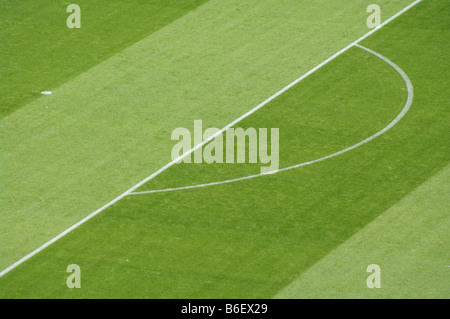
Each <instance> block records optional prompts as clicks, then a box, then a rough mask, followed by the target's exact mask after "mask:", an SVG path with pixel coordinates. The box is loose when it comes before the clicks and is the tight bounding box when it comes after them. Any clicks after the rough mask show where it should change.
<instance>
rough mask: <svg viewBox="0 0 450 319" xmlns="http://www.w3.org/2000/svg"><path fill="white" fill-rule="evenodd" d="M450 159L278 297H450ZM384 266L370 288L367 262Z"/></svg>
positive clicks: (277, 296)
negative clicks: (378, 282) (377, 281)
mask: <svg viewBox="0 0 450 319" xmlns="http://www.w3.org/2000/svg"><path fill="white" fill-rule="evenodd" d="M449 185H450V165H449V166H447V167H446V168H445V169H443V170H442V171H441V172H439V173H438V174H436V175H435V176H433V177H432V178H431V179H429V180H428V181H426V182H425V183H423V184H422V185H421V186H420V187H418V188H417V189H416V190H414V191H413V192H411V193H410V194H409V195H407V196H406V197H404V198H403V199H402V200H401V201H399V202H398V203H397V204H396V205H394V206H393V207H391V208H390V209H388V210H387V211H386V212H384V213H383V214H381V215H380V216H379V217H378V218H377V219H375V220H374V221H373V222H371V223H370V224H369V225H367V226H366V227H365V228H364V229H362V230H361V231H359V232H358V233H356V234H355V235H354V236H353V237H351V238H350V239H349V240H347V241H346V242H345V243H344V244H342V245H341V246H339V247H338V248H337V249H335V250H334V251H332V252H331V253H330V254H328V255H327V256H326V257H325V258H323V259H322V260H320V261H319V262H318V263H316V264H315V265H314V266H313V267H311V268H310V269H308V270H307V271H306V272H305V273H303V274H302V275H301V276H300V277H299V279H298V280H296V281H295V282H293V283H292V284H291V285H289V286H288V287H286V288H285V289H284V290H282V291H281V292H280V293H279V294H277V295H276V296H275V298H449V297H450V291H449V287H450V254H449V251H448V243H449V240H450V236H449V230H450V215H449V213H448V207H449V206H450V202H449V197H448V194H449V192H450V187H449ZM370 264H378V265H380V267H381V288H380V289H376V288H375V289H369V288H367V285H366V279H367V277H368V276H369V275H370V274H369V273H366V268H367V266H368V265H370Z"/></svg>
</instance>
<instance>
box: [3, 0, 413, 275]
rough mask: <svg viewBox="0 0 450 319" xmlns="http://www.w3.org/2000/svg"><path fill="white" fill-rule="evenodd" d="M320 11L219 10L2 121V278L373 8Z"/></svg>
mask: <svg viewBox="0 0 450 319" xmlns="http://www.w3.org/2000/svg"><path fill="white" fill-rule="evenodd" d="M320 3H321V5H320V6H317V5H316V3H314V5H312V4H309V3H307V2H298V1H293V0H289V1H282V2H280V1H274V0H264V1H256V0H255V1H246V2H244V3H243V2H240V1H237V0H232V1H231V0H230V1H209V2H207V3H205V4H204V5H202V6H200V7H198V8H197V9H196V10H193V11H190V12H189V13H187V14H186V15H184V16H183V17H181V18H179V19H178V20H176V21H173V22H172V23H170V24H168V25H167V26H166V27H164V28H161V29H159V30H157V31H156V32H153V33H152V34H150V35H149V36H147V37H145V38H144V39H142V40H141V41H139V42H137V43H135V44H134V45H131V46H129V47H127V48H126V49H124V50H122V51H121V52H119V53H118V54H116V55H114V56H113V57H111V58H110V59H107V60H105V61H104V62H102V63H100V64H98V65H96V66H95V67H93V68H91V69H89V70H88V71H86V72H84V73H81V74H80V75H79V76H76V77H74V78H72V79H71V80H69V81H66V82H64V84H63V85H61V86H60V87H58V88H57V89H55V90H54V93H53V94H52V95H50V96H41V97H39V98H37V99H36V100H34V101H33V102H31V103H28V104H26V105H24V106H23V107H22V108H20V109H18V110H17V111H16V112H14V113H12V114H10V115H9V116H7V117H6V118H4V119H3V121H2V125H1V133H2V145H1V150H2V151H1V154H2V170H1V176H0V180H1V186H2V193H1V196H2V214H1V216H0V231H1V233H2V242H3V244H2V248H3V249H2V251H1V256H0V257H1V258H0V266H1V268H5V267H7V266H8V265H10V264H11V263H13V262H15V261H16V260H18V259H19V258H21V257H22V256H24V255H26V254H28V253H29V252H31V251H33V250H34V249H36V248H37V247H39V246H40V245H42V244H43V243H45V242H46V241H48V240H49V239H50V238H53V237H54V236H56V235H57V234H59V233H61V232H62V231H64V230H65V229H67V228H68V227H70V226H71V225H73V224H75V223H76V222H78V221H79V220H81V219H82V218H84V217H85V216H87V215H88V214H90V213H91V212H93V211H95V210H97V209H98V208H99V207H101V206H103V205H104V204H106V203H108V202H109V201H111V200H112V199H114V198H115V197H116V196H118V195H120V194H121V193H122V192H124V191H125V190H127V189H128V188H129V187H131V186H133V185H135V184H136V183H137V182H139V181H141V180H142V179H144V178H145V177H147V176H148V175H150V174H151V173H152V172H154V171H156V170H157V169H159V168H160V167H162V166H163V165H165V164H166V163H168V162H169V161H170V160H171V159H170V151H171V148H172V146H173V142H172V141H171V140H170V136H171V132H172V130H173V129H174V128H176V127H189V125H192V123H193V121H194V120H195V119H202V120H203V123H204V125H205V127H206V126H216V127H223V126H225V125H226V124H228V123H229V122H231V121H232V120H234V119H235V118H237V117H238V116H240V115H241V114H243V113H245V112H246V111H248V109H250V108H252V107H253V106H255V105H257V104H259V103H260V102H261V101H263V100H264V99H266V98H267V97H268V96H270V95H271V94H273V93H274V92H276V91H278V90H279V89H280V88H282V87H284V86H285V85H286V84H288V83H290V82H291V81H292V80H294V79H296V78H297V77H299V76H300V75H301V74H303V73H305V72H307V71H308V70H310V69H311V68H313V67H314V66H316V65H317V64H319V63H320V62H322V61H323V60H325V59H326V58H328V57H329V56H331V55H332V54H334V53H335V52H337V51H338V50H340V49H342V48H343V47H345V46H346V45H348V44H349V43H351V42H352V41H354V40H355V39H357V38H359V37H360V36H361V35H363V34H365V33H366V32H367V31H368V29H367V26H366V21H365V19H366V16H367V14H366V12H365V11H366V5H367V1H357V2H351V3H350V2H348V3H347V2H346V3H345V4H337V3H336V2H335V1H329V0H328V1H324V0H322V1H320ZM380 3H383V4H384V5H383V7H384V11H383V12H384V13H383V14H384V15H385V16H386V17H388V16H390V15H392V14H394V13H395V12H397V11H399V10H400V9H401V8H403V7H404V6H405V5H406V4H407V3H410V1H381V2H380ZM123 5H124V6H126V5H125V3H123ZM99 10H100V9H99ZM82 11H83V9H82ZM88 11H89V10H88ZM131 11H133V10H131ZM86 14H87V13H86ZM117 14H122V13H117ZM124 14H126V15H125V16H124V17H122V18H121V19H131V18H132V17H133V14H132V12H130V10H125V13H124ZM61 15H62V16H63V17H64V21H65V18H66V16H67V13H65V10H64V11H63V12H61ZM344 17H345V18H344ZM161 23H162V22H161ZM167 23H168V22H167ZM88 26H89V24H87V25H86V21H85V22H84V25H83V26H82V29H83V28H84V27H86V28H87V27H88ZM104 28H109V26H108V25H105V26H104ZM74 31H75V32H77V31H78V30H72V29H67V30H66V33H68V34H69V33H70V32H74ZM97 32H100V31H97ZM103 32H106V31H103ZM111 36H112V34H111ZM48 41H49V42H52V41H50V39H49V40H48ZM55 72H56V71H55ZM57 73H59V72H57Z"/></svg>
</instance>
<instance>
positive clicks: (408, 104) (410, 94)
mask: <svg viewBox="0 0 450 319" xmlns="http://www.w3.org/2000/svg"><path fill="white" fill-rule="evenodd" d="M355 46H356V47H358V48H360V49H362V50H365V51H367V52H369V53H371V54H373V55H375V56H376V57H378V58H380V59H381V60H383V61H384V62H386V63H387V64H389V65H390V66H391V67H393V68H394V69H395V70H396V71H397V72H398V73H399V74H400V75H401V77H402V78H403V80H404V81H405V84H406V88H407V91H408V97H407V99H406V103H405V106H404V107H403V109H402V110H401V111H400V113H399V114H398V115H397V116H396V117H395V119H393V120H392V121H391V122H390V123H389V124H388V125H387V126H386V127H384V128H383V129H381V130H380V131H378V132H377V133H375V134H373V135H371V136H369V137H368V138H366V139H364V140H362V141H360V142H358V143H356V144H354V145H352V146H349V147H347V148H344V149H342V150H340V151H338V152H335V153H333V154H330V155H327V156H323V157H320V158H317V159H315V160H312V161H308V162H303V163H300V164H296V165H292V166H289V167H284V168H281V169H278V170H276V171H273V172H268V173H263V174H255V175H248V176H244V177H238V178H233V179H228V180H224V181H219V182H212V183H205V184H197V185H190V186H182V187H175V188H165V189H156V190H150V191H142V192H133V193H130V194H129V195H142V194H152V193H161V192H172V191H178V190H186V189H192V188H200V187H206V186H213V185H220V184H228V183H233V182H238V181H243V180H246V179H251V178H255V177H261V176H265V175H269V174H271V175H272V174H276V173H279V172H284V171H288V170H291V169H294V168H299V167H302V166H307V165H311V164H315V163H318V162H322V161H324V160H327V159H329V158H332V157H335V156H338V155H341V154H344V153H346V152H348V151H351V150H353V149H355V148H357V147H360V146H361V145H364V144H366V143H368V142H370V141H372V140H374V139H376V138H377V137H378V136H380V135H381V134H383V133H385V132H387V131H388V130H390V129H391V128H392V127H393V126H394V125H395V124H397V123H398V122H399V121H400V120H401V119H402V118H403V117H404V116H405V114H406V113H407V112H408V111H409V109H410V107H411V105H412V102H413V99H414V88H413V85H412V83H411V80H410V79H409V77H408V76H407V75H406V73H405V72H404V71H403V70H402V69H401V68H400V67H399V66H398V65H396V64H395V63H394V62H392V61H391V60H389V59H388V58H386V57H384V56H382V55H381V54H379V53H377V52H375V51H373V50H370V49H368V48H366V47H363V46H362V45H359V44H355Z"/></svg>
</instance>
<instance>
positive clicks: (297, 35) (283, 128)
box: [0, 0, 450, 298]
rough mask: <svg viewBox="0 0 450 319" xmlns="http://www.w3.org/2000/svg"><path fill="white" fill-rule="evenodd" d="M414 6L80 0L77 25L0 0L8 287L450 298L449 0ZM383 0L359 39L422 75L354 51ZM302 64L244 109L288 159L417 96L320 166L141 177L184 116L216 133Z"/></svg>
mask: <svg viewBox="0 0 450 319" xmlns="http://www.w3.org/2000/svg"><path fill="white" fill-rule="evenodd" d="M413 2H414V1H412V0H390V1H387V0H370V1H366V0H346V1H335V0H319V1H296V0H282V1H279V0H258V1H257V0H249V1H237V0H226V1H222V0H209V1H206V0H204V1H200V0H186V1H167V0H166V1H162V0H161V1H156V0H152V1H133V4H131V2H127V1H115V2H112V3H110V2H108V4H106V2H105V1H101V0H94V1H93V0H90V1H84V0H80V1H78V2H77V3H78V4H79V5H80V8H81V10H82V27H81V28H80V29H68V28H67V26H66V24H65V20H66V18H67V16H68V13H66V7H67V5H68V4H69V3H68V2H67V1H59V0H58V1H51V2H50V1H44V0H40V1H23V2H21V3H20V4H17V3H15V2H13V1H12V0H0V4H1V9H2V10H1V12H2V13H1V25H2V31H1V32H2V34H1V37H2V45H1V53H0V54H1V61H2V62H1V70H2V71H1V72H2V80H1V82H0V84H1V85H0V87H1V96H0V101H1V106H2V109H1V113H0V114H1V116H2V119H1V148H2V149H1V154H2V159H1V164H2V165H1V176H0V179H1V200H2V203H1V215H0V234H1V235H0V236H1V237H0V249H1V250H0V271H1V270H3V272H2V273H1V275H0V276H1V277H0V297H1V298H330V297H331V298H421V297H422V298H449V297H450V294H449V289H448V287H449V284H450V277H449V272H450V268H449V265H450V260H449V257H450V255H449V250H448V243H449V239H450V236H449V230H450V214H449V208H448V207H449V200H448V198H449V196H448V194H449V188H448V185H449V182H450V181H449V172H450V171H449V166H448V165H449V159H450V150H449V142H448V141H449V137H450V131H449V128H448V119H449V115H450V114H449V113H450V112H449V110H450V109H449V104H450V98H449V93H448V88H449V85H450V81H449V75H450V74H449V70H448V61H449V60H450V42H449V39H450V20H449V19H448V15H449V14H450V2H446V1H439V0H423V1H417V2H414V3H415V5H414V6H412V7H411V8H410V9H409V10H404V11H401V10H403V9H404V8H406V7H407V6H408V5H410V4H412V3H413ZM372 3H376V4H379V5H380V7H381V10H382V21H386V20H387V19H389V18H390V17H392V16H394V15H395V14H396V13H398V12H402V14H401V15H398V16H397V17H396V18H395V19H393V20H392V21H390V22H389V23H387V24H386V25H385V26H383V27H382V28H381V29H379V30H377V31H376V32H373V33H372V34H370V35H369V36H368V37H364V39H363V40H362V41H361V42H360V43H359V44H361V45H362V46H364V47H367V48H369V49H371V50H373V51H375V52H376V53H377V54H380V55H382V56H383V57H385V59H388V60H390V61H392V62H393V63H395V64H396V65H397V66H398V68H400V69H401V70H402V72H404V73H405V74H406V75H407V77H408V79H409V80H410V82H411V85H412V87H413V90H410V89H409V88H408V83H407V82H406V81H405V78H404V77H403V76H402V74H401V73H399V71H398V70H397V69H395V68H394V67H393V66H392V65H390V64H389V63H387V62H386V60H383V59H381V58H380V57H379V56H375V55H374V54H371V53H370V52H368V51H366V50H364V49H362V48H360V47H357V46H350V47H347V46H349V45H350V44H352V43H354V41H356V40H358V39H361V37H363V36H364V35H366V34H367V33H368V32H370V29H369V28H368V27H367V25H366V19H367V17H368V15H369V13H367V11H366V8H367V6H368V5H369V4H372ZM344 48H345V50H343V49H344ZM337 52H338V54H337V55H335V54H336V53H337ZM330 57H332V58H331V59H329V58H330ZM327 59H329V60H327ZM324 61H325V62H326V63H324V64H323V65H322V64H321V63H322V62H324ZM318 65H319V66H321V67H320V68H316V66H318ZM310 70H314V72H312V73H307V72H309V71H310ZM304 74H308V76H307V77H305V78H302V80H301V81H299V82H298V83H296V84H295V85H293V86H292V87H290V88H289V89H288V90H285V91H283V93H282V94H280V95H279V96H277V97H276V98H274V99H272V100H271V101H269V102H268V103H266V104H265V105H264V106H263V107H262V108H260V109H258V110H257V111H255V112H254V113H252V114H250V115H249V116H246V117H245V118H243V119H242V120H241V121H239V123H237V124H236V125H235V127H242V128H251V127H254V128H279V132H280V137H279V140H280V147H279V154H280V155H279V156H280V168H281V169H283V168H287V167H291V166H295V165H297V164H300V163H305V162H309V161H313V160H316V159H319V158H322V157H324V156H327V155H330V154H334V153H336V152H339V151H341V150H343V149H346V148H348V147H350V146H352V145H355V144H356V145H357V143H358V142H360V141H363V140H365V139H366V138H368V137H370V136H373V135H374V134H376V133H377V132H379V131H380V130H382V129H383V128H385V127H387V126H388V125H389V123H391V122H392V121H393V120H394V118H396V117H397V116H398V115H399V114H401V112H402V110H404V108H405V105H408V101H409V100H408V99H409V98H412V97H413V99H412V105H411V108H410V109H409V110H408V112H407V113H406V114H404V116H403V117H402V118H401V119H400V121H399V122H398V123H396V124H395V126H393V127H389V128H390V129H389V130H388V131H386V132H384V134H382V135H380V136H377V137H376V138H375V139H373V140H370V141H369V142H367V143H365V144H363V145H360V146H358V147H356V148H355V149H352V150H349V151H348V152H345V153H342V154H340V155H338V156H334V157H331V158H328V159H326V160H323V161H320V162H316V163H313V164H311V165H305V166H301V167H298V168H294V169H290V170H285V171H280V172H278V173H276V174H270V175H264V176H258V177H255V178H250V179H246V180H240V181H236V182H231V183H222V184H217V185H212V186H206V187H195V185H199V184H204V183H213V182H219V181H227V180H230V179H235V178H240V177H246V176H251V175H255V174H259V171H260V167H261V163H260V162H258V163H254V164H218V163H215V164H188V163H182V164H175V165H172V166H170V167H168V168H167V169H164V170H162V171H161V173H160V174H159V173H158V174H156V175H155V176H154V178H153V176H152V175H150V174H153V173H154V172H158V170H159V169H160V168H162V167H164V166H165V165H166V164H167V163H170V162H171V157H170V155H171V149H172V147H173V145H174V141H172V140H171V132H172V131H173V130H174V129H175V128H178V127H186V128H189V129H192V127H193V123H194V120H200V119H201V120H202V121H203V127H204V128H206V127H217V128H223V127H225V126H226V125H227V124H229V123H232V122H233V121H234V120H235V119H237V118H239V117H240V116H241V115H243V114H245V113H246V112H248V111H249V110H251V109H252V108H254V107H255V106H257V105H258V104H260V103H261V102H263V101H265V100H266V99H267V98H269V97H271V96H272V95H273V94H275V93H276V92H279V90H281V89H283V88H284V87H286V85H289V84H290V83H292V82H293V81H294V80H296V79H298V78H299V77H300V76H302V75H304ZM45 90H50V91H52V92H53V94H51V95H41V94H40V92H41V91H45ZM148 176H152V178H150V179H148V180H144V179H145V178H147V177H148ZM140 181H144V182H142V183H139V182H140ZM137 183H139V184H137ZM133 185H136V187H135V189H134V188H133V192H144V193H141V194H130V193H124V192H126V191H127V189H130V187H133ZM185 186H194V187H193V188H191V189H181V190H173V191H165V192H151V191H154V190H163V189H169V188H177V187H185ZM121 194H122V195H121ZM118 196H119V197H118ZM108 203H109V204H108ZM105 205H106V206H105ZM93 212H95V213H94V214H95V216H93V215H92V213H93ZM97 212H98V214H97ZM90 214H91V215H90ZM87 216H89V217H88V220H86V222H83V223H80V224H79V225H78V224H76V223H78V222H80V221H81V220H82V219H83V218H85V217H87ZM91 217H92V218H91ZM72 225H76V226H77V227H74V229H73V230H72V231H70V232H68V233H67V234H66V235H65V236H62V237H61V238H59V237H57V239H58V240H55V241H54V242H51V244H50V245H48V247H46V248H45V249H40V247H42V245H44V244H46V243H50V242H49V241H50V240H52V239H53V238H55V236H58V235H59V234H61V233H62V232H64V231H65V230H67V229H69V227H71V226H72ZM32 252H35V253H33V254H32V256H31V255H28V254H30V253H32ZM27 255H28V257H30V258H28V257H26V258H25V259H23V260H21V258H23V257H24V256H27ZM17 261H19V263H17V264H15V265H13V264H14V263H15V262H17ZM70 264H77V265H79V266H80V268H81V274H82V275H81V278H82V279H81V282H82V287H81V289H69V288H68V287H67V285H66V279H67V276H68V275H69V274H68V273H67V271H66V269H67V266H68V265H70ZM370 264H378V265H380V267H381V271H382V275H381V276H382V277H381V278H382V288H381V289H369V288H367V286H366V278H367V277H368V276H369V274H368V273H367V272H366V267H367V266H368V265H370ZM11 265H13V266H12V267H11Z"/></svg>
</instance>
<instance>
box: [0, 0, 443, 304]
mask: <svg viewBox="0 0 450 319" xmlns="http://www.w3.org/2000/svg"><path fill="white" fill-rule="evenodd" d="M441 6H442V4H441V3H440V2H432V1H428V2H427V4H426V5H425V4H423V5H420V6H419V7H417V9H413V11H412V13H410V14H408V15H407V16H405V18H403V19H400V20H399V21H397V22H396V23H395V24H394V26H393V27H391V28H390V29H389V30H388V31H387V32H384V31H383V30H381V31H380V33H377V35H376V36H374V37H373V38H371V39H370V41H368V42H372V44H373V45H374V46H376V43H375V42H377V41H379V43H389V44H390V45H389V47H387V48H386V47H385V48H384V49H383V48H381V47H380V48H377V51H380V52H382V53H383V54H384V55H386V56H387V57H390V58H391V56H390V55H389V54H388V53H392V52H395V53H396V54H395V55H396V58H395V59H394V58H392V60H393V61H395V62H396V63H398V64H399V65H401V66H402V68H404V69H405V70H406V72H407V73H408V75H410V77H411V80H412V81H413V83H414V85H415V87H416V88H417V87H418V88H419V89H418V90H417V91H416V93H417V94H416V102H415V103H414V105H413V109H412V110H411V112H412V113H408V115H407V118H405V121H402V122H400V123H399V124H398V126H396V127H395V128H393V129H392V130H391V131H389V132H388V133H387V134H386V135H383V136H381V137H380V138H379V139H377V140H374V141H373V143H369V144H367V145H366V146H365V147H362V148H359V149H357V150H355V152H353V153H346V154H344V155H342V157H336V158H334V159H331V160H329V161H326V162H322V163H320V164H318V165H316V166H310V167H306V168H305V169H301V170H292V171H289V172H284V173H282V174H277V175H273V176H268V177H267V179H266V181H265V183H260V182H259V180H250V181H247V182H243V183H240V184H239V186H238V187H237V185H238V184H229V185H220V186H217V187H215V188H205V189H201V190H190V191H183V192H175V193H161V194H155V195H152V196H133V197H126V198H124V199H123V200H122V201H120V202H119V203H117V204H116V205H114V206H112V207H110V208H109V209H108V210H107V211H105V213H104V214H101V215H99V216H97V217H96V218H94V219H92V220H91V221H90V222H89V223H86V224H84V225H82V226H81V227H80V228H78V229H77V230H76V231H74V232H72V233H70V234H68V235H67V237H64V238H62V239H61V240H60V241H58V242H57V243H55V244H54V245H52V246H50V247H49V248H47V249H46V250H44V251H43V252H42V253H41V254H38V255H36V256H35V257H34V258H32V259H30V260H29V261H28V262H27V263H25V264H23V265H22V266H21V267H18V268H17V269H15V270H14V271H13V272H11V273H9V274H7V275H5V276H4V277H3V278H2V279H1V280H2V285H3V287H5V291H7V292H5V294H4V295H5V296H10V297H36V296H40V297H50V296H51V297H55V296H58V297H73V298H80V297H100V296H101V297H126V298H130V297H136V298H141V297H147V298H149V297H154V298H160V297H175V298H176V297H180V298H181V297H184V298H189V297H192V298H195V297H209V298H212V297H234V298H239V297H256V298H258V297H271V296H273V295H274V294H276V293H277V292H278V291H280V290H281V289H282V288H283V287H285V286H286V285H288V284H289V283H290V282H292V281H293V280H295V279H296V278H298V275H299V274H301V273H302V272H303V271H305V270H307V269H308V268H310V267H311V266H312V265H314V264H315V263H316V262H317V261H318V260H320V259H322V258H323V257H324V256H325V255H327V254H328V253H329V252H330V251H332V250H333V249H334V248H336V247H337V246H339V245H340V244H342V243H343V242H345V241H346V240H347V239H348V238H350V237H351V236H352V235H353V234H355V233H356V232H357V231H358V230H360V229H362V228H363V227H364V226H365V225H367V224H368V223H369V222H370V221H372V220H373V219H374V218H376V217H377V216H378V215H380V214H381V213H383V212H384V211H386V210H387V209H388V208H389V207H390V206H392V205H394V204H395V203H396V202H398V201H399V200H400V199H401V198H403V197H404V196H405V195H406V194H408V193H409V192H411V191H412V190H413V189H414V188H415V187H417V186H418V185H420V184H421V183H422V182H423V181H425V180H426V179H428V178H429V177H430V176H432V175H433V174H435V173H436V172H437V171H439V169H440V168H442V167H444V166H446V165H447V164H448V160H449V158H448V146H447V143H446V141H447V140H448V132H446V131H445V125H444V123H445V120H446V118H445V117H444V116H443V114H445V112H446V110H445V108H446V104H442V103H441V101H442V98H444V97H445V93H442V92H445V90H442V88H443V87H445V86H446V85H447V83H445V81H439V82H436V79H439V78H440V79H442V78H446V77H445V72H447V71H446V70H444V69H443V68H441V64H442V62H443V61H445V59H446V56H445V54H446V53H445V52H442V50H443V48H442V47H440V46H437V45H435V46H432V48H433V50H434V53H435V55H433V56H431V55H430V54H429V53H430V51H429V50H430V46H427V47H425V46H421V45H419V44H421V43H422V44H423V43H428V42H431V43H436V39H439V38H441V37H442V36H444V35H445V32H446V31H442V21H441V20H439V19H436V20H434V21H435V22H434V24H428V23H429V21H428V19H424V17H426V16H429V15H430V14H431V15H436V16H437V15H439V14H441V12H442V7H441ZM418 21H420V22H419V23H427V26H428V27H429V28H431V29H432V30H433V31H437V30H441V31H437V32H428V31H421V30H420V29H415V28H414V27H412V26H413V25H417V23H418ZM428 30H429V29H428ZM390 37H394V38H395V37H397V41H393V40H391V38H390ZM399 37H401V38H400V39H402V42H401V43H399V42H398V39H399ZM390 41H392V42H390ZM411 43H413V44H414V45H417V46H415V47H414V48H415V50H414V51H410V47H409V44H411ZM365 45H366V46H368V47H371V45H370V43H369V44H367V43H365ZM402 50H403V51H402ZM355 52H359V51H351V52H348V54H349V56H346V57H348V58H349V59H348V60H347V62H346V63H343V64H342V68H336V69H332V70H330V71H333V72H334V73H335V74H336V76H335V78H334V82H333V81H331V83H330V82H322V86H315V88H316V89H317V90H318V91H324V89H325V88H327V87H329V86H330V84H334V83H337V82H340V81H344V83H342V85H345V81H346V80H345V79H344V80H343V79H342V78H341V77H340V76H338V75H339V74H346V72H345V70H346V68H348V69H349V70H352V68H353V67H354V64H355V63H361V66H364V63H365V61H364V60H362V61H361V60H360V59H351V57H352V56H350V54H351V53H355ZM343 58H344V57H343ZM417 59H419V60H421V61H422V62H424V63H425V64H427V68H428V70H429V71H432V72H433V76H434V77H431V78H430V76H429V74H428V73H423V69H421V68H420V67H417V64H416V62H417ZM436 59H438V60H436ZM358 61H361V62H358ZM335 62H338V60H336V61H335ZM380 65H384V64H380ZM329 66H331V64H330V65H329ZM374 67H377V66H376V65H375V66H374ZM430 68H432V69H430ZM380 71H382V69H380ZM374 74H376V72H375V73H374ZM318 75H319V73H317V74H315V75H314V76H318ZM365 75H366V74H364V72H362V74H360V76H361V78H363V77H364V76H365ZM379 76H382V77H383V79H385V81H386V82H385V83H384V84H385V86H384V87H383V90H380V91H379V92H391V90H392V89H395V87H394V88H393V87H392V85H391V84H392V83H391V82H390V81H389V76H393V77H394V78H393V79H392V80H393V81H394V83H395V79H397V80H398V82H399V83H401V79H400V78H395V76H398V75H396V74H393V73H387V74H383V72H380V73H379ZM353 80H355V78H354V77H350V78H349V79H348V81H349V82H348V84H350V83H351V82H352V81H353ZM304 83H306V82H304ZM382 84H383V83H380V85H382ZM430 85H432V86H433V88H434V89H435V90H436V92H441V94H437V95H436V94H433V95H429V94H428V91H427V90H424V89H423V88H424V87H429V86H430ZM394 92H395V91H394ZM433 93H435V92H433ZM397 94H398V96H403V97H404V95H405V92H404V91H402V90H398V91H397ZM417 99H418V102H417ZM389 101H390V97H389V98H387V99H386V100H384V99H383V97H382V96H381V97H380V100H379V103H380V104H384V103H389ZM424 101H426V103H424ZM264 111H265V116H266V117H267V118H270V117H271V116H272V115H273V114H272V113H270V108H265V109H264ZM255 114H262V113H255ZM349 123H350V124H352V123H353V119H351V118H349ZM294 124H295V123H294ZM294 124H292V123H291V125H294ZM425 128H426V129H425ZM186 178H189V176H187V175H186ZM70 263H78V264H79V265H80V266H81V268H82V269H83V274H84V275H83V276H84V277H83V278H84V279H83V280H84V281H83V283H82V285H84V286H82V288H81V289H78V290H69V289H67V287H66V286H65V279H66V276H67V273H66V272H65V268H66V266H67V265H68V264H70Z"/></svg>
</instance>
